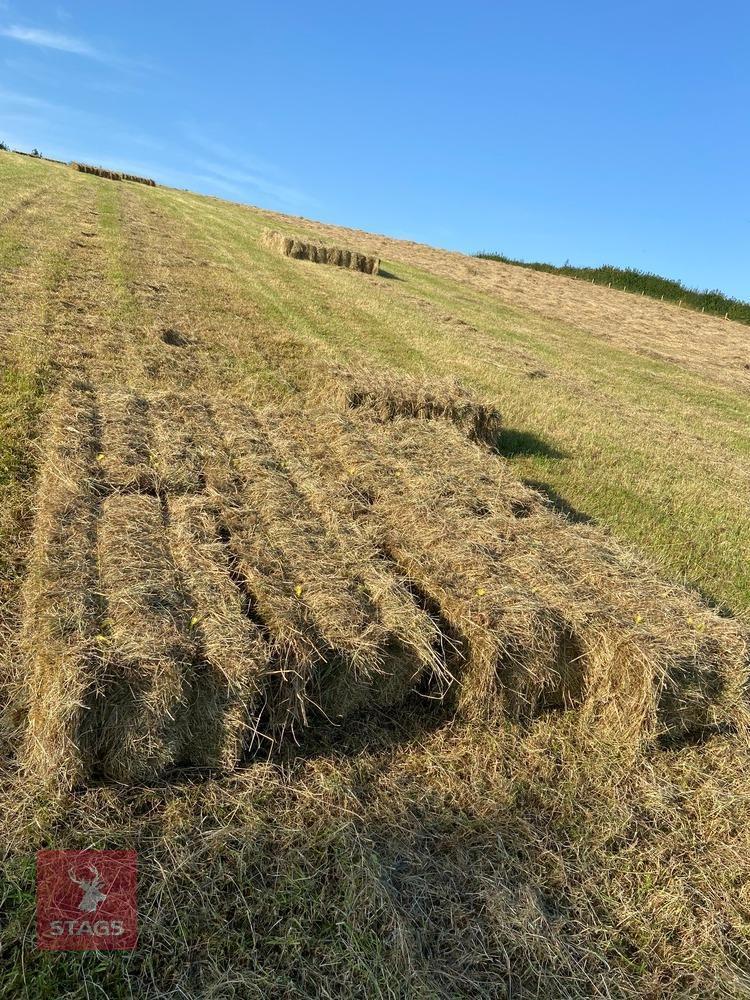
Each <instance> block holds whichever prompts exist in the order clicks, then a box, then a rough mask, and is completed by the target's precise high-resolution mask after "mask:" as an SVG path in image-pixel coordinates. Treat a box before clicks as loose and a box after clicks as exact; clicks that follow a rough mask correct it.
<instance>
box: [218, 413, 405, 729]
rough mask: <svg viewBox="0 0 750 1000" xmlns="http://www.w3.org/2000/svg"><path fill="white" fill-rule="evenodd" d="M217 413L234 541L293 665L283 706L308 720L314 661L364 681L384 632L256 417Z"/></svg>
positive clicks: (378, 659) (373, 668) (375, 666)
mask: <svg viewBox="0 0 750 1000" xmlns="http://www.w3.org/2000/svg"><path fill="white" fill-rule="evenodd" d="M215 412H216V414H217V418H218V420H219V423H220V426H221V428H222V430H223V433H224V437H225V440H226V442H227V446H228V448H229V450H230V452H231V454H232V461H233V465H234V467H235V469H236V470H237V472H238V474H239V476H240V485H239V488H238V493H237V495H236V496H235V497H234V499H233V502H229V503H228V502H227V498H226V497H224V498H223V500H224V516H225V518H226V523H227V526H228V528H229V531H230V533H231V542H230V544H231V546H232V547H233V551H234V553H235V555H236V557H237V560H238V565H239V566H240V568H241V570H242V573H243V576H244V577H245V578H246V580H247V582H248V586H249V588H250V590H251V592H252V593H253V595H254V597H255V598H256V600H257V608H258V612H259V614H260V615H261V617H262V618H263V620H264V621H265V622H266V624H267V625H268V627H269V629H270V631H271V633H272V634H273V635H274V636H275V638H276V641H277V642H278V643H279V645H280V651H279V652H280V655H281V661H282V663H284V664H288V665H289V666H288V668H287V674H286V676H283V675H282V677H281V681H282V688H283V690H284V691H286V692H288V694H287V695H284V694H282V697H281V701H282V702H283V703H284V704H285V705H287V706H288V709H285V712H286V711H288V712H289V713H290V718H292V719H299V720H304V718H305V717H306V700H307V692H308V685H309V684H310V682H311V678H312V672H313V669H314V667H315V666H316V664H322V663H323V662H324V661H326V660H332V659H338V660H339V661H340V662H341V663H342V664H343V665H345V668H346V669H347V670H348V671H349V672H350V673H351V675H352V677H353V678H354V679H355V680H356V681H366V680H368V679H369V678H370V677H371V676H373V674H375V673H377V672H378V671H379V669H380V666H381V663H382V647H383V645H384V641H385V639H386V635H385V632H384V629H383V627H382V626H381V624H380V623H379V622H378V620H377V617H376V616H375V615H374V614H373V611H372V608H371V606H370V604H369V602H368V601H367V599H366V595H364V594H363V593H362V592H361V591H360V590H359V589H358V587H357V585H356V582H355V581H354V580H352V579H351V577H350V576H349V574H348V562H347V558H346V554H345V553H344V552H343V551H342V550H341V548H340V546H339V545H338V544H337V540H336V538H335V537H334V536H332V535H331V534H330V533H328V532H327V531H326V529H325V526H324V525H323V524H322V522H321V520H320V519H319V518H318V517H316V516H315V514H314V512H313V511H312V510H311V509H310V507H309V505H308V504H307V503H306V501H305V498H304V496H303V495H302V494H301V492H300V491H299V490H298V489H297V488H296V487H295V485H294V483H293V482H292V480H291V479H290V477H289V475H288V472H287V470H286V469H285V468H284V466H283V464H282V462H280V460H279V458H278V456H277V454H276V453H275V451H274V449H273V447H272V446H271V444H270V441H269V440H268V437H267V435H266V433H265V431H264V428H263V426H262V425H261V424H260V422H259V421H258V420H257V419H256V418H255V417H254V416H253V415H252V414H250V413H249V412H248V411H247V410H246V409H245V408H242V407H239V406H237V405H235V404H229V403H225V404H221V405H217V406H216V410H215Z"/></svg>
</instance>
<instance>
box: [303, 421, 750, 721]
mask: <svg viewBox="0 0 750 1000" xmlns="http://www.w3.org/2000/svg"><path fill="white" fill-rule="evenodd" d="M316 438H317V439H322V440H325V441H326V442H327V448H326V450H327V451H329V457H328V459H327V461H326V464H325V465H324V467H323V468H322V469H321V472H322V473H323V472H324V474H325V475H327V476H328V477H329V479H331V480H333V481H336V482H337V483H338V485H339V489H340V490H341V491H342V493H343V494H344V495H348V497H349V504H350V507H349V510H350V516H353V517H355V518H357V521H358V524H360V525H362V526H366V529H367V530H368V531H369V532H370V534H371V537H372V538H373V540H374V541H375V542H376V543H377V544H378V545H379V546H381V547H382V548H383V549H384V550H385V551H386V552H387V553H388V554H389V555H390V556H391V558H393V559H394V560H395V561H396V562H397V563H398V564H399V566H401V567H402V569H403V570H404V572H405V573H407V574H408V576H409V577H410V578H411V579H412V580H413V581H414V582H415V584H417V585H418V586H419V588H420V589H421V590H422V591H423V592H424V593H425V594H427V595H428V596H429V598H430V600H432V601H433V602H435V604H436V605H437V606H438V607H439V608H440V611H441V613H442V615H443V616H444V618H445V619H446V621H447V622H448V623H449V624H450V625H451V627H452V628H453V629H454V630H455V631H456V633H458V635H460V636H461V637H462V639H463V641H464V643H465V648H466V656H467V662H466V666H465V669H464V671H463V674H462V677H461V685H460V689H459V691H458V709H459V711H461V712H463V713H464V714H466V715H469V716H476V715H479V714H485V713H486V712H487V711H488V710H491V709H492V706H495V707H497V706H498V705H499V706H501V707H502V710H503V711H504V712H505V714H507V715H509V716H511V717H513V718H528V717H530V716H533V715H534V714H536V713H537V712H538V711H540V710H542V709H544V708H548V707H555V706H560V707H565V706H569V705H572V704H574V703H582V704H583V711H582V715H583V717H584V718H586V719H591V720H593V719H597V720H600V721H603V722H605V723H606V724H607V725H609V726H611V727H613V728H614V729H617V730H618V731H619V732H622V733H633V734H635V733H637V734H649V735H654V734H669V735H679V734H681V733H684V732H688V731H692V730H695V729H701V728H703V727H706V726H712V725H716V724H721V723H723V722H731V723H733V724H738V723H742V722H744V721H746V701H745V696H744V693H743V691H744V686H745V685H746V683H747V637H746V634H745V632H744V630H743V629H742V628H741V627H740V626H739V625H738V624H737V623H736V622H734V621H731V620H727V619H724V618H721V617H720V616H718V615H717V614H715V613H714V612H713V611H712V610H711V609H710V608H708V607H707V606H706V605H705V604H704V603H703V602H702V601H701V600H700V599H699V598H698V597H697V596H696V595H694V594H692V593H691V592H689V591H686V590H683V589H681V588H677V587H672V586H670V585H668V584H666V583H664V582H663V581H661V580H660V578H659V577H658V575H656V574H655V573H654V572H653V570H652V569H651V568H650V567H648V566H647V565H645V564H643V563H641V562H639V561H638V560H637V559H635V558H634V557H632V556H631V555H629V554H628V553H627V552H625V551H623V550H621V549H619V548H618V547H617V546H615V545H614V544H613V543H611V542H610V541H609V540H608V539H607V538H606V537H605V536H604V535H603V534H602V533H601V532H600V531H597V530H596V529H590V528H589V529H582V528H579V527H577V526H574V525H572V524H570V523H569V522H567V521H566V520H565V519H564V518H562V517H561V516H560V515H558V514H557V513H555V512H554V511H553V510H551V509H550V508H549V506H548V505H546V504H545V503H544V502H543V501H542V500H541V498H540V497H539V496H538V495H537V494H534V493H533V492H532V491H530V490H528V489H526V488H525V487H523V486H522V485H521V484H520V483H518V482H517V481H516V480H515V479H514V478H513V477H512V475H511V474H510V472H509V470H508V467H507V466H506V465H505V463H503V462H502V461H500V460H499V459H497V458H495V457H494V456H491V455H490V454H488V453H486V452H484V451H483V450H482V449H480V448H478V447H476V446H474V445H472V444H471V443H469V442H467V441H466V440H465V438H462V437H461V436H460V435H459V434H458V432H457V431H455V430H454V429H453V428H451V427H450V426H449V425H446V424H441V425H437V424H431V423H425V422H420V421H417V420H409V419H400V420H395V421H393V422H391V423H388V424H383V423H379V422H373V421H368V420H367V419H366V418H363V417H362V415H361V414H360V415H358V416H357V417H356V418H352V417H347V416H346V415H340V414H335V413H333V414H330V415H329V416H328V417H321V418H319V419H318V420H317V421H314V422H313V421H308V422H307V423H302V424H300V434H299V435H298V437H297V438H296V440H297V441H298V442H303V443H304V445H305V446H306V448H305V451H304V456H305V460H310V461H312V462H317V461H319V459H317V458H316V457H315V452H314V447H315V446H314V440H315V439H316Z"/></svg>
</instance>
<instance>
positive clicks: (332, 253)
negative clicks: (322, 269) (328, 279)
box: [261, 230, 380, 274]
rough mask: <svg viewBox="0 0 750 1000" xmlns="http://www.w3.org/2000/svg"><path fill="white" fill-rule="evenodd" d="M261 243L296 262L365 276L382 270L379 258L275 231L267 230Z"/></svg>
mask: <svg viewBox="0 0 750 1000" xmlns="http://www.w3.org/2000/svg"><path fill="white" fill-rule="evenodd" d="M261 242H262V244H263V245H264V246H266V247H268V248H269V249H270V250H273V251H275V252H276V253H279V254H282V255H283V256H285V257H293V258H294V259H295V260H309V261H312V262H313V263H314V264H333V265H335V266H336V267H344V268H347V269H349V270H351V271H361V272H362V273H363V274H378V272H379V270H380V258H379V257H370V256H367V255H366V254H362V253H356V252H354V251H352V250H342V249H340V248H339V247H329V246H323V245H322V244H318V243H306V242H305V241H303V240H298V239H296V238H294V237H292V236H285V235H284V234H283V233H278V232H275V231H274V230H266V231H265V232H264V233H263V235H262V237H261Z"/></svg>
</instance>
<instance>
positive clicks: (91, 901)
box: [68, 865, 107, 913]
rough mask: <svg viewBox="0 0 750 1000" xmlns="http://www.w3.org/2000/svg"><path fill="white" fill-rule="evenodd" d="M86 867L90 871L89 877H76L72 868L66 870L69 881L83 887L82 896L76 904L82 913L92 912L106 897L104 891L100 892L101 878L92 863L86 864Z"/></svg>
mask: <svg viewBox="0 0 750 1000" xmlns="http://www.w3.org/2000/svg"><path fill="white" fill-rule="evenodd" d="M86 869H87V871H88V872H90V873H91V878H90V879H85V878H76V875H75V873H74V872H73V870H72V869H70V870H69V871H68V878H69V879H70V881H71V882H72V883H73V884H74V885H77V886H78V887H79V888H80V889H83V896H82V897H81V901H80V903H79V904H78V909H79V910H81V911H82V912H83V913H94V912H95V910H96V908H97V906H98V905H99V904H100V903H103V902H104V900H105V899H106V898H107V894H106V892H102V889H101V886H102V879H101V875H100V874H99V872H98V870H97V869H96V868H95V867H94V865H87V866H86Z"/></svg>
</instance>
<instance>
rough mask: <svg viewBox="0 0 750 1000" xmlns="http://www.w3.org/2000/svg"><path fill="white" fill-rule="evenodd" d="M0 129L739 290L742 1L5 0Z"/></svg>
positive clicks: (747, 191)
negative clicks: (210, 0) (358, 0)
mask: <svg viewBox="0 0 750 1000" xmlns="http://www.w3.org/2000/svg"><path fill="white" fill-rule="evenodd" d="M0 139H4V140H5V141H6V142H8V143H9V144H10V145H11V146H14V147H16V148H19V149H30V148H31V147H32V146H36V147H38V148H39V149H40V150H41V151H42V153H44V154H45V155H48V156H53V157H57V158H60V159H74V158H75V159H81V160H84V161H87V162H92V163H98V164H102V165H105V166H110V167H118V168H121V169H124V170H128V171H130V172H134V173H144V174H148V175H150V176H153V177H155V178H156V179H157V180H158V181H161V182H163V183H165V184H171V185H174V186H176V187H184V188H190V189H192V190H196V191H201V192H205V193H210V194H216V195H219V196H220V197H224V198H229V199H231V200H234V201H245V202H250V203H252V204H256V205H262V206H264V207H268V208H274V209H278V210H280V211H285V212H289V213H291V214H295V215H305V216H309V217H311V218H318V219H324V220H326V221H330V222H336V223H340V224H343V225H349V226H356V227H359V228H363V229H368V230H372V231H375V232H382V233H388V234H391V235H394V236H401V237H405V238H409V239H415V240H420V241H423V242H426V243H431V244H435V245H438V246H444V247H451V248H455V249H459V250H464V251H468V252H472V251H475V250H482V249H485V250H499V251H502V252H504V253H506V254H508V255H510V256H514V257H523V258H527V259H541V260H549V261H552V262H553V263H562V262H563V261H564V260H566V259H570V261H571V262H572V263H575V264H598V263H605V262H606V263H614V264H620V265H623V266H635V267H641V268H644V269H647V270H654V271H657V272H659V273H662V274H666V275H668V276H670V277H676V278H680V279H682V280H684V281H685V282H686V283H688V284H690V285H693V286H697V287H701V288H703V287H719V288H722V289H723V290H725V291H727V292H728V293H730V294H733V295H736V296H739V297H744V298H750V169H749V168H750V6H749V5H748V4H747V3H746V2H744V0H732V2H728V0H718V2H714V3H712V4H707V3H705V2H701V3H696V2H693V0H680V2H672V0H651V2H649V3H643V2H641V0H634V2H631V3H630V4H628V5H622V4H617V5H614V4H612V5H610V4H603V3H601V2H600V0H599V2H596V3H594V2H589V0H584V2H578V3H577V2H575V0H573V2H568V3H563V2H560V0H537V2H536V3H533V4H530V3H526V2H523V0H513V2H508V0H487V2H483V0H473V2H472V0H469V2H464V3H442V2H440V0H433V2H430V3H427V2H422V0H402V2H401V3H398V4H396V3H392V2H390V0H382V2H381V3H379V4H366V3H359V4H358V3H351V2H347V3H343V2H338V0H329V2H327V3H323V4H320V3H315V4H311V3H309V2H298V0H286V2H281V3H280V2H272V0H265V2H254V0H250V2H245V3H240V2H235V3H229V2H220V0H216V2H214V3H203V2H200V3H199V2H196V0H180V2H175V0H160V2H159V0H156V2H154V0H151V2H149V3H145V2H142V0H126V2H121V3H110V2H102V0H78V2H73V0H67V2H65V0H63V2H62V3H56V2H44V0H38V2H37V0H0Z"/></svg>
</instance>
